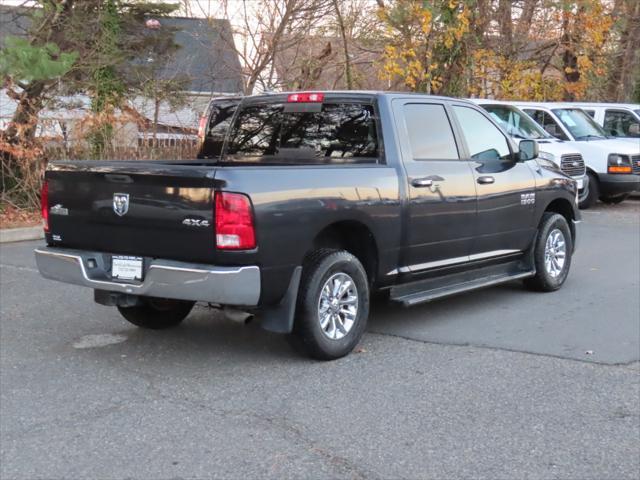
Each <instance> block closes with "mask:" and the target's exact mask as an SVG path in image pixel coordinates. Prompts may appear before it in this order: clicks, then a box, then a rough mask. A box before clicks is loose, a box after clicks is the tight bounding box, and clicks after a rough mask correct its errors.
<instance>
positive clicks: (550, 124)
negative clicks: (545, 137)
mask: <svg viewBox="0 0 640 480" xmlns="http://www.w3.org/2000/svg"><path fill="white" fill-rule="evenodd" d="M524 112H525V113H526V114H527V115H529V116H530V117H531V118H533V119H534V120H535V121H536V122H537V123H538V125H540V126H541V127H542V128H544V129H545V131H546V132H547V133H548V134H550V135H553V136H554V137H556V138H559V139H560V140H571V139H570V138H569V137H568V136H567V135H566V134H565V133H564V131H563V130H562V127H560V125H558V122H556V121H555V120H554V119H553V117H552V116H551V115H549V114H548V113H547V112H545V111H543V110H534V109H532V108H525V109H524Z"/></svg>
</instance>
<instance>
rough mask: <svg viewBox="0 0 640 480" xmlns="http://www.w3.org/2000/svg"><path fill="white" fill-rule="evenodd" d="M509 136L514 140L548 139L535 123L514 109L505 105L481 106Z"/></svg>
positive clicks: (545, 133)
mask: <svg viewBox="0 0 640 480" xmlns="http://www.w3.org/2000/svg"><path fill="white" fill-rule="evenodd" d="M482 107H483V108H484V109H485V110H486V111H487V112H489V114H490V115H491V116H492V117H493V119H494V120H496V121H497V122H498V123H499V124H500V126H501V127H502V128H504V129H505V130H506V131H507V133H508V134H509V135H511V136H512V137H515V138H522V139H527V140H538V139H540V138H549V137H550V135H548V134H547V132H545V131H544V130H543V129H542V128H541V127H540V126H539V125H538V124H537V123H536V122H534V121H533V120H532V119H531V118H530V117H529V116H528V115H527V114H525V113H523V112H521V111H520V110H518V109H517V108H516V107H510V106H506V105H482Z"/></svg>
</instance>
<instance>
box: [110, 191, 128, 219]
mask: <svg viewBox="0 0 640 480" xmlns="http://www.w3.org/2000/svg"><path fill="white" fill-rule="evenodd" d="M113 211H114V212H115V213H116V215H118V216H119V217H122V216H123V215H126V214H127V212H128V211H129V194H128V193H114V194H113Z"/></svg>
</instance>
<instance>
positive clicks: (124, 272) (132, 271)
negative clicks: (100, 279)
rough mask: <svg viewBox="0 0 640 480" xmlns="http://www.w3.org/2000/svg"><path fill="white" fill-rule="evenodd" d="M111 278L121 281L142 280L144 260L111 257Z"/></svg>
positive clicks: (139, 258)
mask: <svg viewBox="0 0 640 480" xmlns="http://www.w3.org/2000/svg"><path fill="white" fill-rule="evenodd" d="M111 276H112V277H113V278H117V279H119V280H142V258H141V257H122V256H118V257H116V256H114V257H111Z"/></svg>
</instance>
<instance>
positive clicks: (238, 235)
mask: <svg viewBox="0 0 640 480" xmlns="http://www.w3.org/2000/svg"><path fill="white" fill-rule="evenodd" d="M215 208H216V211H215V219H216V232H215V233H216V247H217V248H219V249H221V250H251V249H252V248H255V247H256V231H255V226H254V222H253V208H252V206H251V200H249V197H247V196H246V195H243V194H241V193H229V192H216V194H215Z"/></svg>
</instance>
